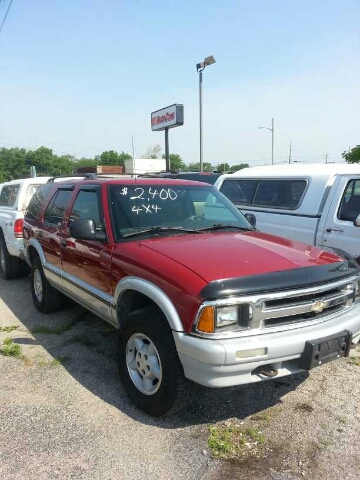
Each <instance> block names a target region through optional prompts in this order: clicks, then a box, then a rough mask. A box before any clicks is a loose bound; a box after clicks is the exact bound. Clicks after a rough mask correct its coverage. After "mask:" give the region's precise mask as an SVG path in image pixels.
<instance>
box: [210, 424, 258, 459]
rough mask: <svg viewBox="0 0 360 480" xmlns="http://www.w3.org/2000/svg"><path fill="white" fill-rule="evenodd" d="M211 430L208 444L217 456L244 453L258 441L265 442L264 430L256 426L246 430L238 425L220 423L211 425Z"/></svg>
mask: <svg viewBox="0 0 360 480" xmlns="http://www.w3.org/2000/svg"><path fill="white" fill-rule="evenodd" d="M209 432H210V437H209V439H208V446H209V448H210V450H211V451H212V453H213V455H214V456H215V457H218V458H223V459H225V458H226V459H230V458H236V457H239V456H240V455H244V454H245V453H246V452H247V451H249V450H250V449H251V448H253V447H254V446H255V445H257V444H258V443H264V442H265V437H264V435H263V434H262V432H260V431H259V430H258V429H257V428H254V427H251V428H248V429H246V430H244V429H243V428H241V427H240V426H237V425H232V426H229V427H226V426H221V425H220V426H217V427H215V426H213V427H209ZM245 447H247V448H245ZM256 453H259V452H256Z"/></svg>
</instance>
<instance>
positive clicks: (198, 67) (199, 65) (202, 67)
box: [196, 55, 215, 172]
mask: <svg viewBox="0 0 360 480" xmlns="http://www.w3.org/2000/svg"><path fill="white" fill-rule="evenodd" d="M213 63H215V58H214V57H213V56H212V55H211V56H210V57H206V58H205V59H204V61H203V62H200V63H197V64H196V70H197V72H198V74H199V126H200V172H202V171H203V134H202V124H203V113H202V72H203V71H204V70H205V67H207V66H208V65H212V64H213Z"/></svg>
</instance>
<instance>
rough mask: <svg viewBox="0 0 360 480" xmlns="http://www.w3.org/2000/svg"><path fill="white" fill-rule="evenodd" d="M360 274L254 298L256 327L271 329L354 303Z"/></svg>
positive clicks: (308, 319)
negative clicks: (315, 285) (332, 281)
mask: <svg viewBox="0 0 360 480" xmlns="http://www.w3.org/2000/svg"><path fill="white" fill-rule="evenodd" d="M356 281H358V278H357V277H356V278H354V277H352V278H348V279H346V280H343V281H341V282H336V283H331V284H326V285H321V286H317V287H309V288H307V289H302V290H296V291H288V292H281V293H280V294H275V293H274V294H271V293H270V294H266V295H264V296H263V297H262V298H257V299H256V300H255V299H254V300H255V302H254V313H253V319H252V325H251V326H252V328H260V329H267V328H273V327H281V326H285V325H293V324H296V323H299V322H304V321H312V320H313V321H316V320H321V319H323V317H326V316H327V315H330V314H334V313H337V312H340V311H342V310H344V309H346V308H349V307H351V305H352V304H353V303H354V301H355V296H356Z"/></svg>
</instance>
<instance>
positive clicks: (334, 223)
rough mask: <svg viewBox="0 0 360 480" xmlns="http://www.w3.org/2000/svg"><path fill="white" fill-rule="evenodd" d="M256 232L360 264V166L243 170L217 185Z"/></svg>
mask: <svg viewBox="0 0 360 480" xmlns="http://www.w3.org/2000/svg"><path fill="white" fill-rule="evenodd" d="M215 187H217V188H218V189H219V190H220V191H221V192H222V193H223V194H224V195H226V196H227V197H228V198H229V199H230V200H231V201H232V202H233V203H234V204H235V205H236V206H237V207H238V208H239V209H240V210H241V211H242V212H243V213H244V214H252V215H254V216H255V220H256V227H257V228H258V229H259V230H260V231H263V232H267V233H272V234H274V235H279V236H282V237H287V238H290V239H293V240H298V241H301V242H303V243H307V244H309V245H317V246H321V247H324V246H328V247H335V248H340V249H342V250H344V251H346V252H348V253H350V254H351V255H353V256H355V257H357V259H358V261H360V228H359V227H360V216H359V214H360V165H358V164H353V165H348V164H345V165H344V164H324V163H321V164H319V163H312V164H310V163H303V164H291V165H268V166H262V167H252V168H244V169H243V170H239V171H237V172H235V173H233V174H229V175H222V176H221V177H219V178H218V180H217V181H216V183H215Z"/></svg>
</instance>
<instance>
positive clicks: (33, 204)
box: [25, 183, 54, 220]
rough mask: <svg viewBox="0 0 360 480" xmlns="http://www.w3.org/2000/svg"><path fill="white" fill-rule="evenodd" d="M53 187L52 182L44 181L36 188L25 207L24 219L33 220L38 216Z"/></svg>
mask: <svg viewBox="0 0 360 480" xmlns="http://www.w3.org/2000/svg"><path fill="white" fill-rule="evenodd" d="M53 189H54V184H53V183H45V184H44V185H41V186H40V187H39V188H38V189H37V190H36V192H35V193H34V194H33V195H32V197H31V200H30V203H29V205H28V207H27V211H26V214H25V219H26V220H35V219H37V218H39V217H40V215H41V213H42V212H43V211H44V208H45V205H46V204H47V201H48V199H49V198H50V195H51V192H52V191H53Z"/></svg>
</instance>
